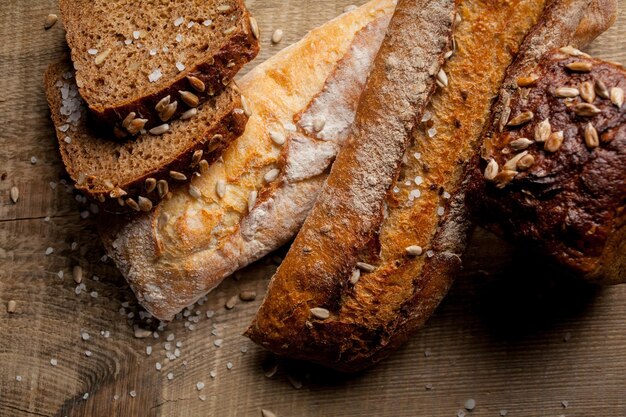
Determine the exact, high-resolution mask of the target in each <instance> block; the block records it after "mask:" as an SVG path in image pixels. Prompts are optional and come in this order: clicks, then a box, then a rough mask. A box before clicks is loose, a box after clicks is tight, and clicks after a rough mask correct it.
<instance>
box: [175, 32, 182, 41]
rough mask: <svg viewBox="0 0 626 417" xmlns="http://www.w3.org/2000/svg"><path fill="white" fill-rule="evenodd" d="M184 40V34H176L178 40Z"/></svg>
mask: <svg viewBox="0 0 626 417" xmlns="http://www.w3.org/2000/svg"><path fill="white" fill-rule="evenodd" d="M182 41H183V35H181V34H180V33H179V34H178V35H176V42H182Z"/></svg>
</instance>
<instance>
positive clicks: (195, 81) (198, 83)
mask: <svg viewBox="0 0 626 417" xmlns="http://www.w3.org/2000/svg"><path fill="white" fill-rule="evenodd" d="M187 81H189V84H190V85H191V88H193V89H194V90H196V91H197V92H199V93H204V90H206V85H204V83H203V82H202V80H201V79H200V78H198V77H194V76H192V75H188V76H187Z"/></svg>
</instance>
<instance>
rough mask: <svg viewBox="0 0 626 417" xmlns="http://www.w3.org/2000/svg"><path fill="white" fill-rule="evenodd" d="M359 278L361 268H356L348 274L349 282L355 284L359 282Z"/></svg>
mask: <svg viewBox="0 0 626 417" xmlns="http://www.w3.org/2000/svg"><path fill="white" fill-rule="evenodd" d="M359 278H361V270H360V269H358V268H356V269H354V270H353V271H352V274H351V275H350V284H352V285H355V284H356V283H357V282H359Z"/></svg>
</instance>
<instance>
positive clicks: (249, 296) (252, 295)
mask: <svg viewBox="0 0 626 417" xmlns="http://www.w3.org/2000/svg"><path fill="white" fill-rule="evenodd" d="M239 299H240V300H241V301H254V300H255V299H256V291H242V292H240V293H239Z"/></svg>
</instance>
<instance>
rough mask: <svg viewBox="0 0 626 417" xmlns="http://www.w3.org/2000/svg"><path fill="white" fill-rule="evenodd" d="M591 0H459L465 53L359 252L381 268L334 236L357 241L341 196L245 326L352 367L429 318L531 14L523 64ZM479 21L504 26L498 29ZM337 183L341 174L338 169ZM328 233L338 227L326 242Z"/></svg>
mask: <svg viewBox="0 0 626 417" xmlns="http://www.w3.org/2000/svg"><path fill="white" fill-rule="evenodd" d="M588 4H589V2H588V1H557V2H554V4H553V5H552V6H550V7H549V8H548V10H546V11H545V12H544V10H543V9H544V3H543V2H542V1H519V2H510V3H507V4H506V5H503V4H498V5H497V6H490V5H488V4H485V3H482V2H472V1H467V2H461V3H460V6H459V9H460V12H461V16H462V22H461V23H460V25H459V27H458V28H457V31H456V34H455V39H456V41H457V45H459V47H458V51H457V55H455V56H453V57H452V58H451V60H450V61H449V62H448V63H447V64H446V66H444V70H445V71H446V73H447V74H448V76H449V85H448V87H447V88H445V89H443V90H441V91H440V92H439V93H437V94H436V95H435V96H434V97H433V100H432V103H431V106H432V109H429V113H430V115H431V117H424V118H423V120H424V128H423V129H418V130H417V131H416V132H415V133H414V135H415V139H416V145H415V146H414V147H412V148H411V149H409V151H408V152H407V153H406V154H405V163H404V166H403V168H402V170H401V173H400V176H399V178H398V180H397V182H396V184H395V186H393V187H392V188H391V190H390V193H389V196H388V198H387V210H386V213H385V215H386V217H385V220H384V222H383V223H382V227H381V228H380V231H379V232H378V234H377V236H376V238H375V239H373V240H372V241H370V242H369V243H368V246H369V247H368V248H367V249H365V250H363V251H361V252H360V259H359V260H361V261H364V262H366V263H368V264H372V265H373V266H374V268H375V269H374V271H373V272H365V271H361V273H360V278H359V279H358V281H356V283H354V281H355V280H352V282H351V278H353V277H354V275H351V273H350V271H351V270H352V268H353V267H354V266H355V265H354V259H352V258H351V256H352V255H351V253H350V251H351V250H352V249H351V248H342V249H343V250H337V247H338V246H339V245H340V244H332V245H331V243H333V240H335V241H340V243H341V241H346V242H352V239H346V237H345V236H346V235H347V234H350V233H353V232H352V230H350V229H349V228H346V227H345V226H344V224H343V221H344V215H343V214H344V213H343V210H344V209H343V208H342V207H340V208H339V209H337V210H336V211H335V212H334V213H331V214H334V216H331V215H329V216H327V217H326V218H325V219H324V220H325V223H324V222H323V221H322V222H319V221H316V224H315V228H314V227H311V226H310V222H309V219H310V218H311V217H309V219H307V222H306V223H305V225H304V227H303V228H302V230H301V232H300V234H299V235H298V237H297V238H296V241H295V242H294V244H293V246H292V248H291V250H290V252H289V254H288V256H287V257H286V259H285V261H284V263H283V264H282V265H281V267H280V268H279V270H278V272H277V274H276V275H275V276H274V277H273V279H272V281H271V283H270V288H269V291H268V293H267V295H266V299H265V301H264V303H263V304H262V306H261V308H260V310H259V312H258V314H257V316H256V317H255V320H254V322H253V323H252V325H251V326H250V328H249V329H248V331H247V333H246V334H247V335H248V336H250V337H251V338H252V339H253V340H255V341H256V342H258V343H259V344H261V345H262V346H265V347H266V348H268V349H270V350H271V351H273V352H276V353H278V354H281V355H286V356H290V357H295V358H299V359H306V360H311V361H315V362H318V363H321V364H323V365H325V366H328V367H332V368H336V369H339V370H342V371H355V370H358V369H361V368H363V367H366V366H368V365H371V364H372V363H374V362H376V361H378V360H380V359H382V358H383V357H385V356H386V355H387V354H388V353H389V352H390V351H391V350H392V349H393V348H395V347H397V346H398V345H399V344H401V343H402V342H403V341H404V340H405V339H406V338H407V337H408V336H409V335H410V334H411V333H412V332H413V331H414V330H415V329H417V328H418V327H420V326H421V325H422V324H423V323H424V322H425V321H426V319H427V318H428V317H429V316H430V314H431V313H432V311H433V310H434V308H435V307H436V306H437V305H438V303H439V301H440V300H441V299H442V298H443V296H444V295H445V293H446V291H447V290H448V288H449V286H450V285H451V283H452V277H453V275H454V273H455V272H456V271H457V270H458V268H459V267H460V255H461V254H462V252H463V250H464V247H465V241H466V239H467V234H468V231H469V228H470V224H469V221H468V219H467V213H466V209H465V205H464V199H465V198H464V187H465V186H466V184H465V183H464V180H463V179H464V178H465V175H464V172H465V169H466V161H468V160H469V159H471V157H472V155H473V154H474V152H475V151H476V150H477V148H478V145H479V139H480V136H481V133H482V129H483V126H484V125H483V123H475V121H477V120H479V121H480V120H486V119H487V118H488V115H489V108H490V105H491V98H492V97H493V96H494V95H495V94H496V93H497V91H498V89H499V87H500V85H501V83H502V80H503V78H504V74H505V70H506V68H507V66H508V65H509V63H511V61H512V60H513V58H514V57H515V54H516V53H517V51H518V50H520V45H521V44H522V40H523V39H524V37H525V35H526V34H527V33H529V30H530V28H531V27H532V25H533V24H534V23H535V22H537V21H538V20H539V23H538V25H537V26H536V27H535V29H534V30H532V31H531V32H530V34H529V36H528V37H527V38H526V40H525V41H524V44H523V46H521V52H520V54H519V57H518V61H517V64H516V65H522V64H524V65H526V64H528V63H529V62H531V61H532V59H533V57H535V56H538V55H539V54H540V52H539V51H540V50H541V48H543V46H542V45H544V44H551V43H557V44H558V43H560V42H564V43H567V42H569V41H570V40H571V38H572V34H573V32H574V30H575V29H576V27H577V25H578V23H579V22H580V20H581V18H582V16H583V14H584V12H585V11H586V9H587V6H588ZM540 17H541V19H540ZM482 32H485V33H499V34H500V36H501V39H494V38H493V37H489V36H480V34H481V33H482ZM503 43H504V44H505V45H506V46H507V48H503V47H502V44H503ZM477 77H478V78H477ZM358 162H359V163H362V161H358ZM334 172H335V171H334V170H333V173H331V178H332V175H333V174H334ZM329 184H333V185H334V183H332V182H331V181H330V179H329V181H328V182H327V185H326V186H328V185H329ZM415 184H418V185H419V184H421V186H418V187H415ZM407 200H408V201H407ZM314 210H315V209H314ZM313 213H315V211H313ZM438 215H441V217H438ZM318 216H320V217H321V218H324V216H323V215H320V214H318ZM316 220H317V219H316ZM349 220H350V219H349V218H348V221H349ZM324 224H327V225H328V226H327V227H326V228H324ZM348 224H349V223H348ZM346 229H348V230H346ZM323 233H328V234H329V235H330V237H331V239H324V240H323V245H320V244H319V242H320V238H319V237H320V235H321V234H323ZM417 245H419V246H420V247H421V248H422V255H421V256H415V254H416V253H419V251H418V250H417V249H416V248H411V249H410V251H411V253H412V254H413V255H410V254H409V253H408V252H407V248H408V247H409V246H417ZM329 248H333V249H332V250H331V249H329ZM326 265H334V266H335V270H328V268H327V267H326ZM305 266H306V267H305ZM364 268H366V266H363V267H362V269H364ZM318 270H321V271H325V274H324V275H323V276H320V274H319V272H318ZM346 271H348V273H346ZM312 276H313V277H319V279H316V280H313V281H312V280H311V277H312ZM314 307H322V308H325V309H326V310H328V311H329V317H328V318H326V319H323V318H319V317H320V316H315V315H313V314H312V312H311V310H310V309H311V308H314ZM318 313H319V312H318ZM322 317H324V316H323V315H322Z"/></svg>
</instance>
